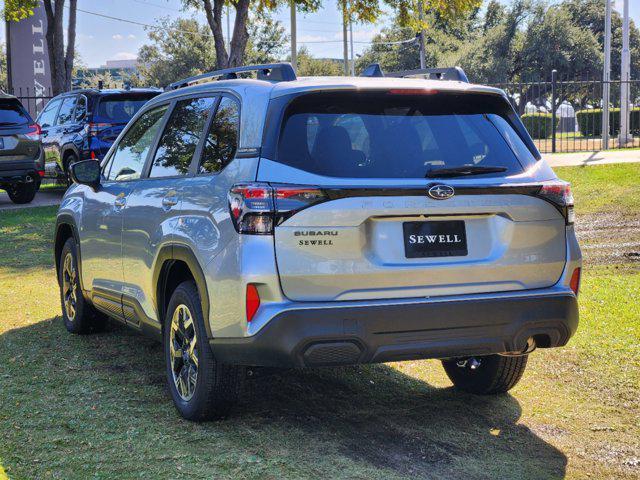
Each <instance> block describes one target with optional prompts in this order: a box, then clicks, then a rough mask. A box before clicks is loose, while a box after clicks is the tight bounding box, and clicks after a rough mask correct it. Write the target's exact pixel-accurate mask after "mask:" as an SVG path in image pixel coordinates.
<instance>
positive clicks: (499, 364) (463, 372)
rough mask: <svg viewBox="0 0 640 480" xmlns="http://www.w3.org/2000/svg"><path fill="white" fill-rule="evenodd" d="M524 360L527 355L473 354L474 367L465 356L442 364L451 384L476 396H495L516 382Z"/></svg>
mask: <svg viewBox="0 0 640 480" xmlns="http://www.w3.org/2000/svg"><path fill="white" fill-rule="evenodd" d="M527 359H528V355H520V356H517V357H515V356H514V357H511V356H509V357H507V356H502V355H487V356H485V357H477V361H478V362H480V364H479V365H478V366H477V368H475V369H472V368H471V366H470V364H471V361H470V360H467V359H451V360H443V361H442V366H443V367H444V371H445V372H446V373H447V376H448V377H449V379H450V380H451V381H452V382H453V385H454V387H456V388H458V389H460V390H464V391H465V392H469V393H475V394H477V395H495V394H498V393H505V392H508V391H509V390H511V389H512V388H513V387H514V386H515V385H516V384H517V383H518V381H519V380H520V378H521V377H522V374H523V373H524V369H525V368H526V366H527ZM465 360H467V362H466V363H464V361H465Z"/></svg>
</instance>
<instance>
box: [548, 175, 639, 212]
mask: <svg viewBox="0 0 640 480" xmlns="http://www.w3.org/2000/svg"><path fill="white" fill-rule="evenodd" d="M554 171H555V172H556V174H557V175H558V176H559V177H560V178H562V179H563V180H566V181H567V182H570V183H571V188H572V190H573V195H574V197H575V202H576V212H577V213H578V214H587V213H620V214H625V213H629V214H633V213H636V214H637V213H638V212H639V211H640V163H618V164H610V165H592V166H585V167H558V168H554Z"/></svg>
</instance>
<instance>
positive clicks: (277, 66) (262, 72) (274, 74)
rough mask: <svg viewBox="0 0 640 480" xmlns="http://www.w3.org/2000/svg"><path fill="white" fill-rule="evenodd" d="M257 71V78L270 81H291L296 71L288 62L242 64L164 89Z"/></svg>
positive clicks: (204, 74)
mask: <svg viewBox="0 0 640 480" xmlns="http://www.w3.org/2000/svg"><path fill="white" fill-rule="evenodd" d="M243 72H258V80H267V81H271V82H291V81H293V80H296V78H297V77H296V72H295V70H294V69H293V67H292V66H291V64H290V63H286V62H283V63H267V64H263V65H244V66H242V67H233V68H224V69H222V70H215V71H213V72H208V73H203V74H202V75H196V76H194V77H189V78H185V79H184V80H179V81H177V82H174V83H172V84H171V85H169V86H168V87H166V88H165V90H175V89H177V88H182V87H188V86H190V85H194V84H196V83H198V82H201V81H203V80H210V79H214V78H217V79H218V80H232V79H236V78H238V73H243Z"/></svg>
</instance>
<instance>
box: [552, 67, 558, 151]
mask: <svg viewBox="0 0 640 480" xmlns="http://www.w3.org/2000/svg"><path fill="white" fill-rule="evenodd" d="M557 81H558V71H557V70H555V69H554V70H551V153H556V82H557Z"/></svg>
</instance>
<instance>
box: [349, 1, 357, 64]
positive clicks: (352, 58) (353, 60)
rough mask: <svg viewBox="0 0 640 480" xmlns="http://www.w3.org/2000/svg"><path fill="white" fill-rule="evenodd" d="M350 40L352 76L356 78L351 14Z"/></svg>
mask: <svg viewBox="0 0 640 480" xmlns="http://www.w3.org/2000/svg"><path fill="white" fill-rule="evenodd" d="M349 40H350V43H351V62H350V63H351V75H352V76H354V77H355V76H356V60H355V57H354V55H353V21H352V19H351V12H349Z"/></svg>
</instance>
